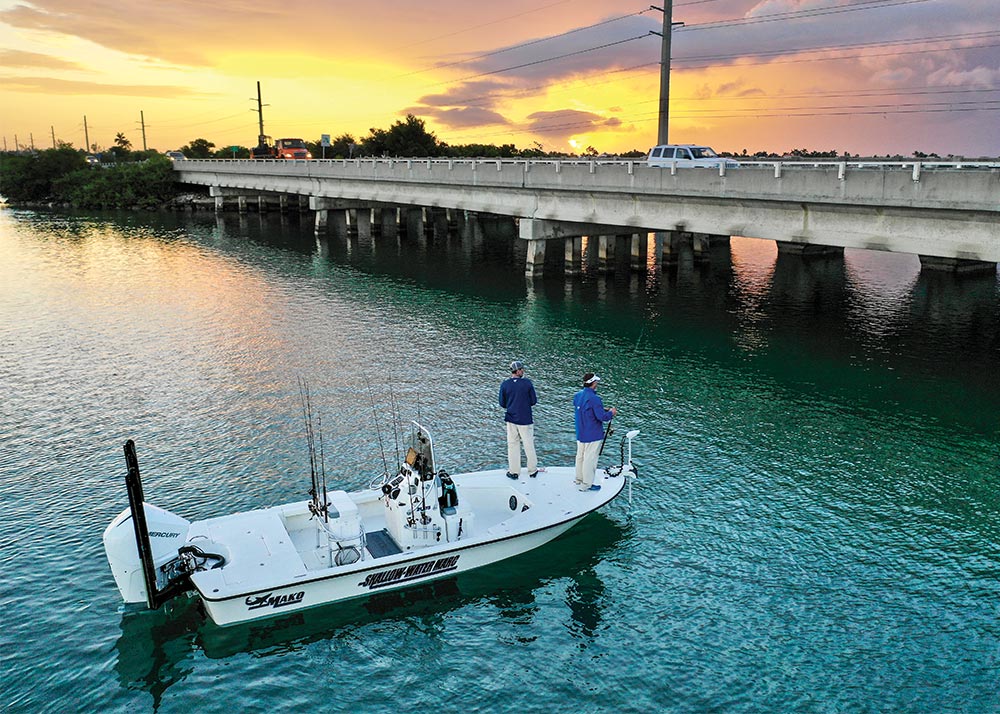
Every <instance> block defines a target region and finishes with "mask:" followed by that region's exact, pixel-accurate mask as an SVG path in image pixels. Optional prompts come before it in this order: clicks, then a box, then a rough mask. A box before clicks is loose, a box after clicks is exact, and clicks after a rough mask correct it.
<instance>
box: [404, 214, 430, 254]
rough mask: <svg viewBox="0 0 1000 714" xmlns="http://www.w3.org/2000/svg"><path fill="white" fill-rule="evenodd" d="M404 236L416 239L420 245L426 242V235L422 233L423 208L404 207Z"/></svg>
mask: <svg viewBox="0 0 1000 714" xmlns="http://www.w3.org/2000/svg"><path fill="white" fill-rule="evenodd" d="M406 237H407V238H409V239H416V241H417V242H418V243H419V244H420V245H422V246H423V245H426V244H427V235H426V234H425V233H424V209H423V208H408V209H406Z"/></svg>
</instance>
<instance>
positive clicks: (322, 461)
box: [316, 414, 330, 523]
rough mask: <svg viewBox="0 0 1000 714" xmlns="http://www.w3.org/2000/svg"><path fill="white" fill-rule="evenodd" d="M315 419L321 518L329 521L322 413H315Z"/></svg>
mask: <svg viewBox="0 0 1000 714" xmlns="http://www.w3.org/2000/svg"><path fill="white" fill-rule="evenodd" d="M316 419H317V420H318V426H319V467H320V472H321V473H322V474H323V520H324V521H326V522H327V523H329V522H330V502H329V501H328V500H327V497H326V456H325V455H324V453H323V415H322V414H317V415H316Z"/></svg>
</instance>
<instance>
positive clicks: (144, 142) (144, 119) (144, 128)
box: [139, 109, 146, 151]
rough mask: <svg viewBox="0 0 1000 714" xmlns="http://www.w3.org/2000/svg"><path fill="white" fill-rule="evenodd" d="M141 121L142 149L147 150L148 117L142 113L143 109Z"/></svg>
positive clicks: (140, 115)
mask: <svg viewBox="0 0 1000 714" xmlns="http://www.w3.org/2000/svg"><path fill="white" fill-rule="evenodd" d="M139 123H140V124H142V150H143V151H145V150H146V117H144V116H143V115H142V110H141V109H140V110H139Z"/></svg>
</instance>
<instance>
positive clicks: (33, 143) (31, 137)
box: [28, 132, 35, 154]
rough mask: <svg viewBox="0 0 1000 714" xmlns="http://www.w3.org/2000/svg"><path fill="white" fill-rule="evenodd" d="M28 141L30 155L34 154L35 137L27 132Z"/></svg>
mask: <svg viewBox="0 0 1000 714" xmlns="http://www.w3.org/2000/svg"><path fill="white" fill-rule="evenodd" d="M28 140H29V141H30V142H31V153H32V154H33V153H35V135H34V134H32V133H31V132H28Z"/></svg>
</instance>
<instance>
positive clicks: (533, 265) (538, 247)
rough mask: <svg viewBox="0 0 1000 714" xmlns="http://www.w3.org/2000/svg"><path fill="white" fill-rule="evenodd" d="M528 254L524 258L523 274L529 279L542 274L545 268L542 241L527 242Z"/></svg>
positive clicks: (543, 242) (543, 244) (543, 243)
mask: <svg viewBox="0 0 1000 714" xmlns="http://www.w3.org/2000/svg"><path fill="white" fill-rule="evenodd" d="M527 243H528V253H527V256H525V264H524V274H525V275H527V276H528V277H529V278H534V277H538V276H540V275H541V274H542V272H543V269H544V266H545V243H546V241H544V240H529V241H528V242H527Z"/></svg>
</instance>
